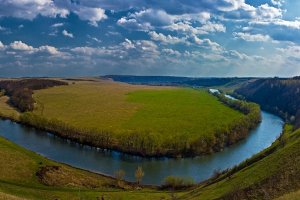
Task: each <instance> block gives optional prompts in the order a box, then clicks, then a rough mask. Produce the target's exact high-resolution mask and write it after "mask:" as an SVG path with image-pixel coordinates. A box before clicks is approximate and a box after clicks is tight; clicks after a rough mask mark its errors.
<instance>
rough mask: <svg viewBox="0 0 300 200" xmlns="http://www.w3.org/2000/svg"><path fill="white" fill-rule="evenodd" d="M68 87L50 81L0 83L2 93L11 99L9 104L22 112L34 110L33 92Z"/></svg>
mask: <svg viewBox="0 0 300 200" xmlns="http://www.w3.org/2000/svg"><path fill="white" fill-rule="evenodd" d="M59 85H67V83H66V82H63V81H58V80H50V79H21V80H4V81H0V91H1V92H0V93H3V94H5V95H7V96H9V97H10V99H9V103H10V104H11V105H13V106H14V107H16V108H17V109H18V110H19V111H21V112H26V111H32V110H33V109H34V103H35V101H34V99H33V98H32V94H33V90H40V89H45V88H49V87H53V86H59Z"/></svg>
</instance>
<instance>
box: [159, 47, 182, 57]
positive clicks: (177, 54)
mask: <svg viewBox="0 0 300 200" xmlns="http://www.w3.org/2000/svg"><path fill="white" fill-rule="evenodd" d="M162 52H163V53H165V54H167V55H171V56H177V57H178V56H181V53H180V52H179V51H177V50H173V49H162Z"/></svg>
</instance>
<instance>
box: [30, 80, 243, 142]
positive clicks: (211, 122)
mask: <svg viewBox="0 0 300 200" xmlns="http://www.w3.org/2000/svg"><path fill="white" fill-rule="evenodd" d="M34 98H35V99H36V100H37V102H38V105H39V106H38V107H37V109H36V110H35V111H34V113H36V114H41V105H42V104H43V105H44V112H43V116H45V117H47V118H57V119H60V120H62V121H64V122H67V123H69V124H71V125H74V126H76V127H79V128H81V127H83V128H89V129H91V128H93V129H98V130H107V129H109V130H112V131H113V132H115V133H122V132H124V131H128V130H139V131H145V132H152V133H155V134H157V135H162V136H163V137H164V136H168V135H170V133H172V134H173V135H174V134H175V133H178V134H179V135H185V136H186V135H190V136H199V135H201V134H203V135H210V134H211V133H212V132H213V130H215V128H217V127H216V124H217V125H218V126H226V125H228V124H229V123H231V122H233V121H235V120H236V119H238V118H239V117H241V116H242V114H241V113H239V112H237V111H235V110H233V109H230V108H228V107H227V106H224V105H223V104H222V103H220V102H219V101H218V100H217V99H216V98H215V97H213V96H211V95H209V94H207V93H206V92H204V91H196V90H192V89H183V88H180V89H178V88H176V89H175V88H172V89H171V88H168V89H166V88H164V87H149V86H137V85H127V84H119V83H114V82H109V81H102V82H76V84H75V85H69V86H61V87H54V88H50V89H46V90H39V91H36V92H35V94H34ZM75 111H76V112H75ZM199 130H201V131H200V132H199Z"/></svg>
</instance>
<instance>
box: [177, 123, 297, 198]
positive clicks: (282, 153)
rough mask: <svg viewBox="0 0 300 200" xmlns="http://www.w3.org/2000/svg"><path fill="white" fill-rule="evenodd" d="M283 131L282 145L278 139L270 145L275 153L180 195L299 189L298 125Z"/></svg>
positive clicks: (257, 194) (262, 194)
mask: <svg viewBox="0 0 300 200" xmlns="http://www.w3.org/2000/svg"><path fill="white" fill-rule="evenodd" d="M285 134H286V137H287V138H288V139H287V142H286V144H285V145H284V146H283V145H282V144H280V142H278V141H277V142H276V143H274V144H273V146H272V147H270V148H269V150H270V149H274V148H275V149H276V151H275V152H274V153H272V154H270V155H269V156H267V157H265V158H263V159H261V160H259V161H258V162H255V163H254V164H251V165H250V166H246V167H244V168H243V169H242V170H240V171H238V172H237V173H235V174H233V175H232V176H231V177H230V178H228V177H227V178H225V179H224V180H221V181H218V182H217V183H215V184H212V185H208V186H205V185H202V186H199V187H198V188H197V189H195V190H193V191H191V192H190V193H188V194H185V195H183V196H182V197H181V198H180V199H199V198H201V199H203V200H204V199H218V198H225V199H268V198H274V197H278V196H280V195H283V194H285V193H288V192H290V191H294V190H297V189H299V188H300V174H299V172H300V150H299V149H300V129H299V130H297V131H295V132H293V133H291V132H290V129H289V130H286V133H285ZM267 151H268V150H265V151H263V152H262V153H260V155H262V154H264V153H266V152H267ZM298 194H299V193H298ZM291 195H297V193H296V194H294V193H293V194H291Z"/></svg>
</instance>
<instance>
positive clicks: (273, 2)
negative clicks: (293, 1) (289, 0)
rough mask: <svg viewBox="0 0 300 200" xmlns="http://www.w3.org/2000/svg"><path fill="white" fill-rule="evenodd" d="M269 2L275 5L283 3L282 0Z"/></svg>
mask: <svg viewBox="0 0 300 200" xmlns="http://www.w3.org/2000/svg"><path fill="white" fill-rule="evenodd" d="M271 3H272V4H273V5H275V6H282V5H283V3H284V0H271Z"/></svg>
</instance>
